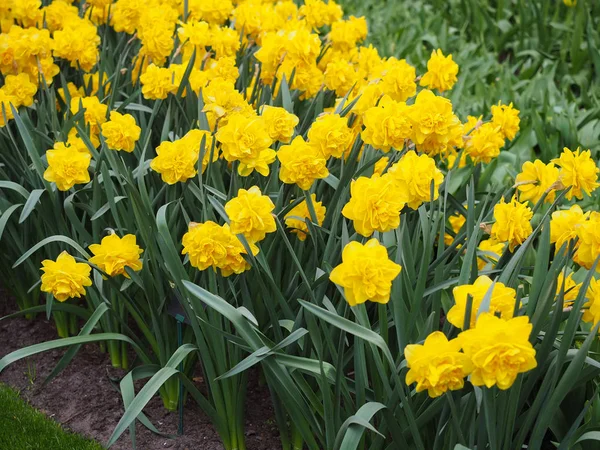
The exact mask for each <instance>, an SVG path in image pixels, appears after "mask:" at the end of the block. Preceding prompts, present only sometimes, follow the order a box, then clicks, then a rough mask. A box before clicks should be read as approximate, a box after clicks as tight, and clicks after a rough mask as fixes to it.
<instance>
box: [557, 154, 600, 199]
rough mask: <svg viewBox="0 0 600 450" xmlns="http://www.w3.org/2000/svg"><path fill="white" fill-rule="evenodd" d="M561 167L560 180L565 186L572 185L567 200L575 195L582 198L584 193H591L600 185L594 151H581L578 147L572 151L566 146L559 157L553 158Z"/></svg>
mask: <svg viewBox="0 0 600 450" xmlns="http://www.w3.org/2000/svg"><path fill="white" fill-rule="evenodd" d="M552 161H553V162H554V163H556V165H557V166H559V167H560V172H559V180H560V182H561V183H562V185H563V186H564V187H567V188H568V187H570V188H571V189H569V192H567V195H566V196H565V197H566V198H567V200H571V199H572V198H573V197H575V198H578V199H582V198H583V193H584V192H585V193H586V194H587V195H591V194H592V192H593V191H594V190H595V189H596V188H597V187H598V186H600V183H598V172H600V169H598V166H597V165H596V162H595V161H594V160H593V159H592V153H591V152H590V151H589V150H585V151H583V152H582V151H580V149H579V148H578V149H577V150H575V151H571V150H569V149H568V148H566V147H565V148H564V149H563V152H562V153H561V154H560V157H559V158H555V159H553V160H552Z"/></svg>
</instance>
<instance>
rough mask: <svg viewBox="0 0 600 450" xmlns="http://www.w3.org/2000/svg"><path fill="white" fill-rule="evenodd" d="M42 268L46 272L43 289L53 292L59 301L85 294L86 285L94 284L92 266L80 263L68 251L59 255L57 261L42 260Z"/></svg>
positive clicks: (43, 278) (43, 277)
mask: <svg viewBox="0 0 600 450" xmlns="http://www.w3.org/2000/svg"><path fill="white" fill-rule="evenodd" d="M41 270H42V272H44V274H43V275H42V287H41V291H42V292H49V293H51V294H52V295H53V296H54V298H55V299H56V300H58V301H59V302H64V301H65V300H67V299H69V298H74V297H77V298H79V297H81V296H82V295H85V287H86V286H91V285H92V280H91V279H90V272H91V270H92V268H91V267H90V266H89V265H87V264H85V263H78V262H77V261H75V258H73V257H72V256H71V255H69V254H68V253H67V252H62V253H61V254H60V255H58V258H56V261H52V260H51V259H45V260H44V261H42V269H41Z"/></svg>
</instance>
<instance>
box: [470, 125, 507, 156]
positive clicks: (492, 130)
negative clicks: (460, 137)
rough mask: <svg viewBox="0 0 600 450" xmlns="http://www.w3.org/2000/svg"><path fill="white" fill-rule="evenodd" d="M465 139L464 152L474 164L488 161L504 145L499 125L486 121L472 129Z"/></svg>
mask: <svg viewBox="0 0 600 450" xmlns="http://www.w3.org/2000/svg"><path fill="white" fill-rule="evenodd" d="M465 141H466V143H465V153H466V154H467V155H469V156H470V157H471V159H472V160H473V162H474V163H475V164H477V163H478V162H484V163H489V162H490V161H491V160H492V159H494V158H496V157H497V156H498V155H499V154H500V149H501V148H502V147H503V146H504V135H503V134H502V132H501V130H500V127H499V126H497V125H496V124H494V123H493V122H488V123H484V124H483V125H481V126H480V127H479V128H476V129H475V130H473V131H472V132H471V134H470V135H469V139H465Z"/></svg>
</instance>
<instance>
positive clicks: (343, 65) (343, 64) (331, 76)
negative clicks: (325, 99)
mask: <svg viewBox="0 0 600 450" xmlns="http://www.w3.org/2000/svg"><path fill="white" fill-rule="evenodd" d="M324 75H325V78H324V79H325V86H327V89H330V90H332V91H335V94H336V95H337V96H338V97H343V96H344V95H346V94H347V93H348V91H350V89H352V87H353V86H354V85H355V84H356V82H357V81H358V74H357V73H356V69H355V68H354V64H352V63H351V62H349V61H347V60H345V59H343V58H335V59H334V60H333V61H330V62H329V63H328V64H327V68H326V69H325V74H324Z"/></svg>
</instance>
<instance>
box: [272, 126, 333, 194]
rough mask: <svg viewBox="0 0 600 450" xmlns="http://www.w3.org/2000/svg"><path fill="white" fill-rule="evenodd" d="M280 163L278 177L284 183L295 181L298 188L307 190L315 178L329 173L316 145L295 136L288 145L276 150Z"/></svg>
mask: <svg viewBox="0 0 600 450" xmlns="http://www.w3.org/2000/svg"><path fill="white" fill-rule="evenodd" d="M277 159H279V162H280V163H281V168H280V169H279V179H280V180H281V181H283V182H284V183H288V184H294V183H296V184H297V185H298V186H299V187H300V189H303V190H305V191H307V190H309V189H310V187H311V186H312V185H313V183H314V182H315V180H317V179H322V178H326V177H327V176H328V175H329V171H328V170H327V166H326V164H327V160H326V159H325V157H324V156H323V155H322V153H321V152H320V151H319V149H318V148H317V147H315V146H314V145H312V144H311V143H307V142H305V141H304V139H303V138H302V136H296V137H295V138H294V140H293V141H292V143H291V144H290V145H284V146H282V147H281V148H280V149H279V151H278V152H277Z"/></svg>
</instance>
